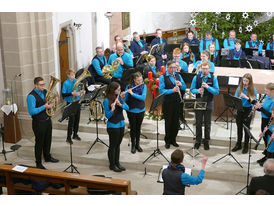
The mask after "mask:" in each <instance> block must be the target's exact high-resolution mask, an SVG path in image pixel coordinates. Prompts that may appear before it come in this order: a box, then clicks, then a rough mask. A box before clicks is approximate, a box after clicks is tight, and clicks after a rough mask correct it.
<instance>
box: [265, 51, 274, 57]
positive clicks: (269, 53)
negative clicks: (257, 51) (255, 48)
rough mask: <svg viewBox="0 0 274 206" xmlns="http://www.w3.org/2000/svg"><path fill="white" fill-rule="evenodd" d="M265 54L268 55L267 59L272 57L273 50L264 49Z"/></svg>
mask: <svg viewBox="0 0 274 206" xmlns="http://www.w3.org/2000/svg"><path fill="white" fill-rule="evenodd" d="M265 56H266V57H269V59H274V54H273V50H266V51H265Z"/></svg>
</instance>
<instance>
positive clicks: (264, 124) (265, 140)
mask: <svg viewBox="0 0 274 206" xmlns="http://www.w3.org/2000/svg"><path fill="white" fill-rule="evenodd" d="M269 120H270V118H263V117H262V122H261V132H263V131H264V128H265V127H266V126H267V124H268V122H269ZM263 139H264V145H265V147H266V146H267V143H268V142H267V137H266V135H265V136H263Z"/></svg>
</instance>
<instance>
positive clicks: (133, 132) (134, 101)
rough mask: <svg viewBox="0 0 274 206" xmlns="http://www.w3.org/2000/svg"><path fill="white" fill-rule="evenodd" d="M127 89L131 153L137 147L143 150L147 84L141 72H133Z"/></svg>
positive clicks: (126, 100) (126, 98) (126, 99)
mask: <svg viewBox="0 0 274 206" xmlns="http://www.w3.org/2000/svg"><path fill="white" fill-rule="evenodd" d="M134 87H135V88H134ZM132 88H134V89H132ZM126 91H127V92H126V93H125V102H126V103H127V105H128V107H129V109H128V110H127V116H128V121H129V125H130V139H131V153H132V154H134V153H135V152H136V149H137V151H138V152H143V149H142V148H141V147H140V134H141V125H142V122H143V119H144V114H145V110H146V108H145V99H146V95H147V86H146V85H145V84H144V82H143V77H142V74H141V73H140V72H136V73H133V74H132V76H131V81H130V83H129V85H128V86H127V87H126Z"/></svg>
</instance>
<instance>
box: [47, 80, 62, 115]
mask: <svg viewBox="0 0 274 206" xmlns="http://www.w3.org/2000/svg"><path fill="white" fill-rule="evenodd" d="M50 78H51V79H50V83H49V88H48V91H47V94H46V97H45V102H47V103H48V104H52V105H53V106H52V108H51V109H46V113H47V115H48V116H50V117H51V116H53V115H54V113H55V112H56V109H57V102H56V97H57V94H56V93H55V92H53V89H54V87H55V86H56V84H57V83H58V82H60V80H59V79H57V78H55V77H53V76H50Z"/></svg>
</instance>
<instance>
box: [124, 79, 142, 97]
mask: <svg viewBox="0 0 274 206" xmlns="http://www.w3.org/2000/svg"><path fill="white" fill-rule="evenodd" d="M143 84H144V82H143V83H142V84H139V85H136V86H135V87H132V88H128V89H127V91H125V94H126V93H127V92H128V90H129V89H131V90H133V89H135V88H137V87H139V86H141V85H143Z"/></svg>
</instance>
